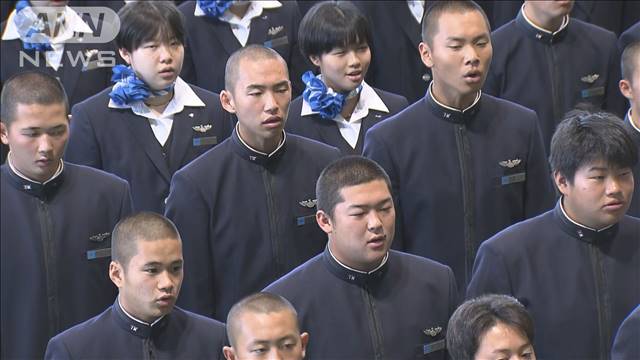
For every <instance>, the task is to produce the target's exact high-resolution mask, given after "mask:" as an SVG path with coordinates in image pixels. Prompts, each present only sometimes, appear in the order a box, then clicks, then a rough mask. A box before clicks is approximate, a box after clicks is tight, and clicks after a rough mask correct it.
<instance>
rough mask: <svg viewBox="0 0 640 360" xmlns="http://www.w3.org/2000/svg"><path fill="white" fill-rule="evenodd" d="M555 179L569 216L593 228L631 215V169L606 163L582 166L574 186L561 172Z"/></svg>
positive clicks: (592, 163) (576, 174)
mask: <svg viewBox="0 0 640 360" xmlns="http://www.w3.org/2000/svg"><path fill="white" fill-rule="evenodd" d="M554 178H555V182H556V185H557V186H558V189H559V190H560V192H561V193H562V195H563V203H562V204H563V206H564V210H565V211H566V212H567V215H569V217H571V219H573V220H575V221H577V222H578V223H580V224H582V225H585V226H588V227H590V228H593V229H602V228H604V227H607V226H609V225H613V224H615V223H617V222H618V221H619V220H620V219H621V218H622V216H624V214H625V213H626V212H627V209H628V208H629V202H630V201H631V197H632V196H633V186H634V184H633V173H632V171H631V169H630V168H628V167H627V168H619V167H614V166H611V165H609V164H607V163H606V162H605V161H604V160H598V161H593V162H591V163H588V164H584V165H582V166H581V167H580V168H578V170H577V171H576V173H575V175H574V178H573V182H572V183H570V182H569V181H568V179H567V178H566V177H565V176H563V175H562V174H560V173H558V172H556V174H554Z"/></svg>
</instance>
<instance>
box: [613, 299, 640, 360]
mask: <svg viewBox="0 0 640 360" xmlns="http://www.w3.org/2000/svg"><path fill="white" fill-rule="evenodd" d="M638 339H640V305H638V306H637V307H636V308H635V309H634V310H633V312H632V313H631V314H629V316H627V318H626V319H624V321H623V322H622V325H620V328H619V329H618V333H617V334H616V338H615V340H614V341H613V349H612V350H611V359H612V360H632V359H640V341H639V340H638Z"/></svg>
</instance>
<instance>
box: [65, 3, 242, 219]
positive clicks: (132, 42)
mask: <svg viewBox="0 0 640 360" xmlns="http://www.w3.org/2000/svg"><path fill="white" fill-rule="evenodd" d="M119 16H120V33H119V34H118V37H117V39H116V41H117V43H118V47H119V48H120V54H121V56H122V57H123V58H124V59H125V61H126V62H127V64H129V65H130V67H125V66H123V65H120V66H117V67H115V68H114V81H116V84H115V85H114V86H113V87H109V88H107V89H104V90H103V91H102V92H101V93H99V94H97V95H95V96H93V97H92V98H90V99H88V100H86V101H84V102H82V103H80V104H78V105H76V106H74V107H73V109H72V117H73V120H72V121H71V139H70V140H69V146H68V147H67V150H66V153H65V159H66V160H68V161H72V162H75V163H79V164H83V165H88V166H92V167H95V168H98V169H102V170H105V171H108V172H110V173H113V174H116V175H118V176H120V177H122V178H124V179H126V180H128V181H129V184H130V185H131V189H132V192H133V203H134V209H135V210H136V211H141V210H144V211H154V212H158V213H162V212H163V211H164V205H165V201H166V200H165V199H166V198H167V196H168V195H169V186H170V183H171V177H172V175H173V174H174V173H175V172H176V171H177V170H178V169H180V168H181V167H183V166H184V165H186V164H188V163H189V162H190V161H191V160H193V159H195V158H196V157H198V156H199V155H201V154H202V153H204V152H205V151H206V150H208V149H211V148H212V147H213V146H215V145H216V144H217V143H219V142H222V141H223V140H224V139H225V138H227V137H228V136H229V135H230V133H231V131H232V129H233V126H232V121H231V119H230V117H229V115H228V114H227V113H226V112H225V111H224V110H223V109H222V106H221V105H220V100H219V98H218V95H217V94H214V93H211V92H209V91H206V90H203V89H201V88H198V87H196V86H192V85H189V84H187V83H186V82H185V81H184V80H182V79H181V78H180V77H178V74H179V73H180V68H181V66H182V60H183V55H184V46H183V40H184V24H183V20H182V15H181V14H180V12H179V11H178V10H177V9H176V7H175V6H174V5H173V4H171V3H170V2H161V1H140V2H133V3H129V4H127V5H126V6H125V7H124V8H122V9H121V11H120V13H119Z"/></svg>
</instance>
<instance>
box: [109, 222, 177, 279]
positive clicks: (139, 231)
mask: <svg viewBox="0 0 640 360" xmlns="http://www.w3.org/2000/svg"><path fill="white" fill-rule="evenodd" d="M164 239H175V240H177V241H182V240H181V239H180V234H179V233H178V229H177V228H176V226H175V225H174V224H173V222H171V220H169V219H167V218H166V217H164V216H162V215H160V214H157V213H153V212H139V213H137V214H133V215H130V216H128V217H126V218H124V219H121V220H120V221H119V222H118V223H117V224H116V226H115V227H114V229H113V232H112V234H111V260H113V261H115V262H117V263H119V264H120V265H122V267H123V269H124V271H126V269H127V266H128V265H129V261H130V260H131V258H132V257H134V256H135V255H136V252H137V245H136V244H137V242H138V241H141V240H142V241H155V240H164Z"/></svg>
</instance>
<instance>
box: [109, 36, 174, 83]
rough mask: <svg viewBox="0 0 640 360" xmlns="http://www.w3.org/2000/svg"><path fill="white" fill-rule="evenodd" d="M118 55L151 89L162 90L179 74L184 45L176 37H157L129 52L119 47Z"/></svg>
mask: <svg viewBox="0 0 640 360" xmlns="http://www.w3.org/2000/svg"><path fill="white" fill-rule="evenodd" d="M120 56H122V58H123V59H124V60H125V61H126V62H127V64H129V65H131V67H132V68H133V70H134V71H135V72H136V74H137V75H138V77H139V78H141V79H142V81H144V82H145V83H146V84H147V85H148V86H149V87H150V88H151V89H153V90H162V89H165V88H166V87H168V86H169V85H171V84H173V82H174V81H176V78H177V77H178V75H179V74H180V71H181V70H182V62H183V60H184V46H183V45H182V43H180V41H178V40H177V39H173V40H167V41H161V40H159V39H157V40H153V41H148V42H145V43H142V44H141V45H140V47H138V48H137V49H135V50H133V51H131V52H129V51H127V49H124V48H123V49H120Z"/></svg>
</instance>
